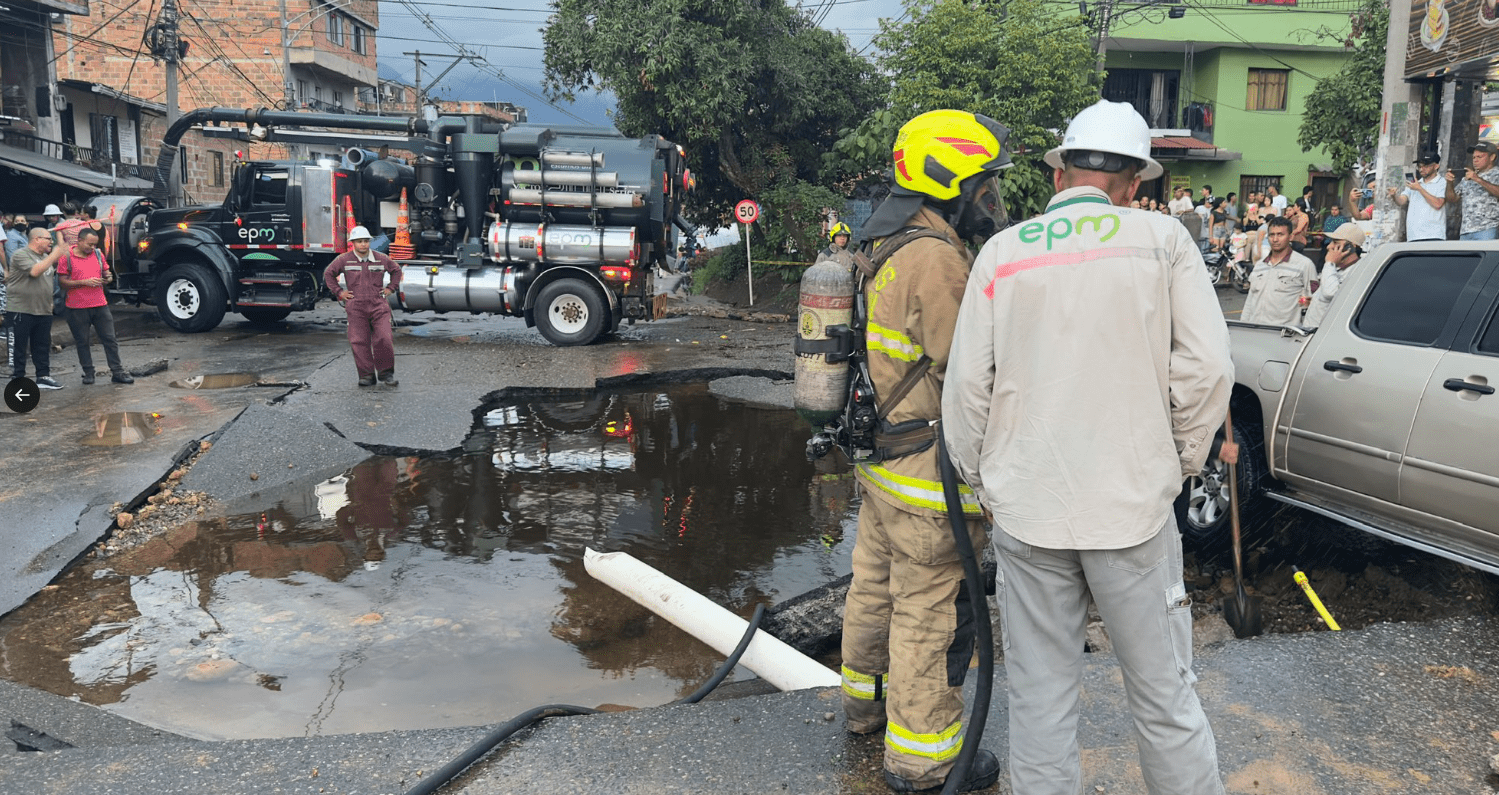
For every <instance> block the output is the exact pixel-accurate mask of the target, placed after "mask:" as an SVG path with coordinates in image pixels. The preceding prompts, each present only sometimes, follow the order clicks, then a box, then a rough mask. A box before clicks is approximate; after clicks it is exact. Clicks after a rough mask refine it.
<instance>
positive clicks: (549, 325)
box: [536, 279, 609, 347]
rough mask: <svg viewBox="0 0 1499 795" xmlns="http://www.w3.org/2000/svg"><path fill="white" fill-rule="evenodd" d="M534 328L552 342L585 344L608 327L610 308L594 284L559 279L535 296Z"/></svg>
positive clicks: (565, 344)
mask: <svg viewBox="0 0 1499 795" xmlns="http://www.w3.org/2000/svg"><path fill="white" fill-rule="evenodd" d="M536 327H537V329H538V330H540V331H541V336H543V337H546V339H547V341H548V342H550V343H552V344H553V345H557V346H559V347H568V346H572V345H587V344H589V343H591V342H593V341H594V340H596V339H598V338H599V337H600V336H601V335H602V334H603V333H604V330H605V329H606V328H608V327H609V309H608V307H607V306H606V304H605V303H604V296H603V294H602V293H600V292H599V289H598V287H597V286H595V285H592V284H589V283H587V282H585V281H583V280H582V279H558V280H557V281H555V282H552V283H551V284H548V285H546V286H545V287H543V288H541V292H540V293H539V294H538V295H537V296H536Z"/></svg>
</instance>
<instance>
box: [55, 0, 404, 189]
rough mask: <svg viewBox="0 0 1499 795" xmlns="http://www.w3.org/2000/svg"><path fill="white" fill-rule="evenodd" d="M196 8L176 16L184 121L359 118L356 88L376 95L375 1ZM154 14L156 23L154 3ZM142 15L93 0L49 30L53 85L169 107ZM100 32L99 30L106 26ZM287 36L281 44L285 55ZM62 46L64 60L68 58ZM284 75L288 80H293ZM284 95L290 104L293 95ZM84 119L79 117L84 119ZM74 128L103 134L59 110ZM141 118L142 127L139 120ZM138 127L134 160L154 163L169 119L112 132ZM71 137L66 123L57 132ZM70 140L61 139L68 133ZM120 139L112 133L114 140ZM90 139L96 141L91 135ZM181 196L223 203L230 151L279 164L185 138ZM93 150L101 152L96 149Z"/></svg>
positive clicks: (266, 0) (130, 119) (233, 146)
mask: <svg viewBox="0 0 1499 795" xmlns="http://www.w3.org/2000/svg"><path fill="white" fill-rule="evenodd" d="M285 4H286V5H285V18H284V25H283V17H282V13H283V12H282V0H197V1H195V2H192V3H187V4H183V5H181V6H180V7H179V14H180V21H179V23H178V31H179V32H178V35H179V37H180V38H181V39H182V40H183V41H185V42H186V43H187V45H188V50H187V54H186V56H185V57H184V58H183V59H182V60H181V62H180V63H179V64H178V106H179V109H180V110H182V111H188V110H192V109H194V108H205V107H213V106H221V107H231V108H262V107H268V108H285V107H292V108H296V109H315V110H321V111H333V112H341V111H342V112H350V113H352V112H355V109H356V105H357V95H358V93H359V92H360V90H361V89H366V90H373V89H374V88H375V87H376V85H377V83H378V81H377V79H376V67H375V56H376V50H375V33H376V31H377V30H378V29H379V25H380V15H379V13H380V12H379V0H331V2H327V1H325V0H285ZM155 9H156V10H155V11H152V12H151V13H154V14H158V15H159V13H160V6H159V4H158V5H157V6H155ZM147 10H148V7H147V6H146V5H140V4H137V5H130V4H128V3H126V2H124V0H100V2H99V4H98V11H99V13H98V14H96V15H91V16H89V17H73V16H65V17H64V19H63V21H62V22H59V23H57V25H56V28H57V29H58V30H59V31H60V33H61V35H58V36H57V37H56V39H57V42H56V49H57V52H58V53H59V54H60V56H59V57H58V59H57V63H56V69H57V78H58V79H59V80H60V81H62V80H69V81H79V82H80V83H91V84H97V85H101V86H106V87H108V88H110V89H113V90H114V91H116V92H119V93H121V94H124V95H129V96H132V97H136V98H139V99H140V100H141V101H142V102H143V103H144V104H147V105H162V104H163V103H165V102H166V76H165V74H166V73H165V69H164V65H163V64H161V63H158V62H156V61H154V60H153V59H152V58H151V54H150V52H149V51H148V50H147V51H142V49H143V45H142V44H141V42H142V39H143V37H144V35H145V33H146V31H147V30H148V29H149V28H150V27H151V26H152V25H155V24H156V23H157V22H159V21H160V19H159V16H156V17H153V16H148V15H147ZM101 23H103V24H101ZM283 30H285V37H286V41H287V43H288V46H287V47H286V48H284V49H283V47H282V41H283ZM65 48H66V51H64V50H65ZM288 66H289V70H288ZM288 95H289V96H288ZM80 114H82V116H80ZM62 115H63V116H64V118H69V117H71V118H72V128H73V130H74V133H73V134H74V136H75V138H76V137H77V130H79V129H80V128H81V129H87V130H89V131H90V133H93V132H95V131H97V130H99V129H100V127H99V125H100V122H99V121H98V120H97V119H90V118H89V117H88V115H87V111H85V110H84V109H83V108H81V107H76V106H75V105H74V104H72V103H70V105H69V107H68V108H66V109H64V110H63V111H62ZM137 116H138V118H136V117H137ZM130 124H135V125H137V126H136V128H135V129H134V130H129V131H127V132H126V136H125V137H126V141H125V142H120V141H118V139H116V140H115V141H109V142H108V143H109V144H110V145H115V146H118V147H120V148H123V147H124V146H125V145H126V144H128V139H129V138H130V137H131V133H133V135H134V138H135V139H136V141H137V146H138V147H139V150H140V151H139V158H140V160H141V162H143V163H145V164H153V165H154V164H155V162H156V157H157V152H158V151H159V147H160V142H161V137H162V134H163V133H164V132H165V118H164V117H163V116H158V115H156V114H154V113H149V112H140V113H137V114H133V115H130V114H127V116H126V117H125V121H124V122H121V123H118V124H117V126H123V127H128V126H129V125H130ZM64 127H65V128H66V127H67V125H66V124H64ZM64 133H65V134H64V137H65V138H66V129H65V130H64ZM109 134H113V135H116V136H118V135H119V131H118V130H115V131H109ZM90 137H91V138H92V136H90ZM183 144H184V154H183V158H184V161H185V166H186V168H185V169H184V172H183V180H182V184H183V189H184V191H185V193H186V195H187V196H188V197H189V198H190V199H192V200H195V201H215V200H216V199H218V198H220V197H222V195H223V193H224V189H225V185H226V184H227V181H228V179H229V170H230V168H231V167H232V164H233V162H234V151H235V150H240V151H242V152H244V154H245V157H247V158H249V159H261V158H279V157H286V156H287V152H286V151H285V149H284V148H283V147H281V146H279V145H275V144H271V145H266V144H247V143H241V142H235V141H225V140H213V139H207V138H204V137H201V136H198V135H196V134H193V133H189V134H188V136H187V137H185V138H184V139H183ZM96 145H97V144H96Z"/></svg>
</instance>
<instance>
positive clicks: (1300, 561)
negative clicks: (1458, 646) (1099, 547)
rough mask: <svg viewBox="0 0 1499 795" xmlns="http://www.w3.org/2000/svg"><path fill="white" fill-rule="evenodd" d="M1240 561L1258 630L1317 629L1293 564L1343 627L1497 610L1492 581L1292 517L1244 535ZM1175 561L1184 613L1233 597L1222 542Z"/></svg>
mask: <svg viewBox="0 0 1499 795" xmlns="http://www.w3.org/2000/svg"><path fill="white" fill-rule="evenodd" d="M1189 549H1190V547H1189ZM1244 558H1245V577H1246V588H1247V590H1248V591H1249V593H1250V594H1251V595H1256V596H1259V597H1260V598H1261V601H1262V605H1261V606H1262V609H1263V615H1264V627H1265V631H1266V632H1268V633H1284V632H1310V631H1317V630H1326V629H1327V626H1326V625H1325V624H1324V623H1323V621H1322V618H1321V617H1320V616H1319V615H1318V614H1317V611H1316V609H1315V608H1313V607H1312V604H1311V601H1310V599H1309V598H1308V597H1307V595H1306V594H1305V593H1304V592H1303V591H1302V589H1301V586H1299V585H1298V584H1296V582H1295V580H1294V579H1292V575H1293V574H1294V570H1293V568H1292V567H1293V566H1294V567H1297V568H1300V569H1301V570H1302V571H1303V572H1305V573H1306V576H1307V580H1308V581H1309V584H1310V585H1311V587H1312V589H1313V590H1314V591H1315V592H1316V594H1317V596H1318V598H1320V599H1321V600H1322V603H1323V604H1324V605H1325V606H1326V607H1327V610H1328V612H1329V613H1331V614H1332V616H1333V620H1334V621H1336V622H1337V623H1338V625H1339V627H1340V628H1342V629H1345V630H1347V629H1361V628H1363V627H1367V626H1369V625H1371V624H1376V623H1380V622H1401V621H1431V620H1433V619H1439V618H1446V617H1450V616H1461V615H1476V614H1492V613H1493V612H1494V611H1495V610H1496V609H1499V577H1495V576H1494V575H1491V574H1487V573H1484V572H1481V571H1478V570H1476V569H1473V568H1470V567H1468V566H1464V565H1462V564H1460V563H1455V562H1453V561H1449V560H1446V559H1443V558H1439V557H1436V556H1434V555H1428V554H1426V553H1424V552H1418V551H1416V550H1413V549H1409V548H1407V547H1404V546H1401V545H1398V544H1394V543H1390V542H1386V541H1384V540H1382V539H1379V538H1376V537H1374V536H1370V535H1368V534H1366V533H1363V532H1361V531H1358V530H1353V529H1351V528H1348V527H1345V526H1343V525H1340V524H1338V523H1336V522H1333V521H1331V520H1329V519H1324V518H1322V517H1318V516H1314V515H1312V514H1309V513H1305V512H1302V511H1296V510H1291V509H1287V510H1286V511H1284V512H1282V513H1281V514H1280V515H1278V516H1277V517H1276V518H1275V520H1274V521H1272V522H1270V523H1269V524H1268V526H1267V528H1266V529H1265V530H1264V531H1263V532H1259V533H1255V534H1253V536H1252V537H1250V538H1249V539H1248V540H1247V542H1246V544H1245V553H1244ZM1185 563H1186V565H1185V567H1184V569H1185V570H1184V579H1185V580H1186V582H1187V587H1188V588H1189V589H1192V599H1193V601H1194V602H1195V603H1196V604H1195V606H1194V608H1193V612H1194V614H1196V615H1197V616H1198V617H1201V616H1204V615H1207V614H1209V613H1215V612H1218V610H1219V602H1220V600H1222V599H1223V598H1225V597H1231V596H1232V595H1233V592H1234V583H1233V559H1232V557H1231V555H1230V553H1229V551H1228V548H1227V545H1226V544H1222V545H1211V546H1208V547H1199V548H1197V549H1191V550H1190V551H1189V554H1188V555H1187V558H1186V562H1185Z"/></svg>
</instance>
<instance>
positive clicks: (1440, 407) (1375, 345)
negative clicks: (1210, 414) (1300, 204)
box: [1176, 242, 1499, 573]
mask: <svg viewBox="0 0 1499 795" xmlns="http://www.w3.org/2000/svg"><path fill="white" fill-rule="evenodd" d="M1228 325H1229V335H1230V338H1231V340H1232V343H1233V359H1234V367H1235V372H1236V379H1235V380H1236V383H1235V385H1234V393H1233V400H1232V404H1231V406H1232V414H1233V424H1234V437H1235V439H1236V440H1237V441H1238V442H1239V443H1240V444H1241V446H1242V449H1243V454H1242V457H1241V464H1240V466H1239V468H1238V469H1239V494H1240V506H1241V510H1242V513H1243V518H1244V520H1245V521H1246V522H1247V523H1250V524H1252V523H1254V522H1255V519H1256V517H1259V518H1263V517H1264V516H1265V515H1266V512H1267V510H1268V509H1271V508H1273V507H1274V505H1273V503H1274V502H1280V503H1286V504H1289V505H1294V506H1297V507H1299V508H1303V509H1306V510H1309V511H1313V512H1316V513H1319V514H1322V515H1324V516H1328V517H1331V518H1333V519H1336V520H1338V521H1340V522H1343V523H1344V524H1347V525H1350V526H1352V527H1355V528H1358V529H1360V530H1364V531H1367V532H1369V533H1373V534H1374V535H1378V536H1382V537H1384V538H1387V539H1390V540H1393V541H1397V542H1399V543H1402V544H1407V545H1409V546H1412V547H1415V548H1417V549H1421V550H1425V551H1427V552H1430V553H1433V554H1436V555H1440V556H1442V557H1446V558H1450V559H1452V560H1456V561H1458V562H1460V563H1464V564H1466V565H1469V566H1473V567H1476V568H1480V569H1484V570H1486V571H1490V572H1495V573H1499V395H1496V394H1494V389H1495V385H1499V245H1496V244H1495V243H1493V242H1486V243H1478V242H1473V243H1459V242H1450V243H1430V242H1428V243H1407V244H1400V245H1385V246H1382V247H1380V248H1379V249H1378V250H1377V251H1375V252H1373V253H1372V254H1369V255H1366V256H1365V257H1364V258H1363V259H1362V260H1361V261H1359V262H1358V263H1357V264H1355V265H1354V266H1353V267H1352V268H1351V269H1350V270H1349V272H1348V275H1347V276H1346V277H1345V280H1344V282H1343V285H1342V287H1341V288H1340V290H1339V294H1338V296H1337V299H1336V300H1334V301H1333V304H1332V307H1331V309H1330V311H1329V312H1328V314H1327V318H1326V320H1325V321H1324V322H1323V324H1322V326H1321V328H1318V329H1306V328H1300V327H1295V326H1284V327H1283V326H1264V325H1258V324H1253V323H1240V322H1235V321H1230V322H1229V324H1228ZM1227 479H1228V470H1227V467H1226V466H1225V465H1224V464H1223V463H1222V462H1221V461H1219V460H1218V459H1217V457H1216V455H1214V456H1213V457H1212V458H1211V459H1210V460H1209V462H1208V466H1207V467H1206V468H1205V469H1204V470H1203V473H1202V476H1201V477H1200V478H1191V479H1189V480H1188V482H1187V484H1186V486H1185V488H1184V489H1183V491H1182V494H1181V496H1180V497H1179V498H1178V499H1177V505H1176V507H1177V518H1178V523H1179V524H1180V526H1181V529H1182V532H1183V533H1186V534H1188V535H1189V536H1192V537H1196V538H1198V539H1200V540H1212V539H1215V538H1216V537H1218V535H1219V534H1220V532H1221V531H1223V529H1224V528H1225V527H1226V525H1227V511H1228V488H1227V485H1228V484H1227Z"/></svg>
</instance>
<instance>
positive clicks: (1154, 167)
mask: <svg viewBox="0 0 1499 795" xmlns="http://www.w3.org/2000/svg"><path fill="white" fill-rule="evenodd" d="M1074 149H1082V150H1087V151H1092V152H1111V153H1113V154H1116V155H1125V156H1126V157H1133V158H1135V159H1137V160H1142V161H1144V162H1145V169H1144V170H1143V171H1141V172H1140V179H1155V178H1156V177H1159V176H1160V175H1161V172H1162V171H1163V169H1162V168H1161V164H1160V163H1157V162H1156V161H1155V160H1154V159H1153V158H1152V157H1151V156H1150V125H1148V124H1146V123H1145V118H1144V117H1142V116H1141V115H1140V113H1139V111H1136V110H1135V106H1133V105H1131V104H1129V103H1128V102H1110V101H1108V100H1106V99H1100V100H1099V101H1097V102H1095V103H1093V104H1092V105H1089V106H1088V107H1086V108H1083V111H1082V112H1081V113H1079V114H1077V116H1076V117H1074V118H1073V119H1072V123H1071V124H1069V125H1067V134H1066V136H1064V137H1063V138H1062V145H1061V146H1059V147H1057V148H1055V149H1053V150H1051V151H1050V152H1047V153H1046V157H1044V158H1042V159H1044V160H1045V161H1046V165H1048V166H1051V167H1052V168H1062V166H1063V164H1062V153H1063V152H1069V151H1072V150H1074Z"/></svg>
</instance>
